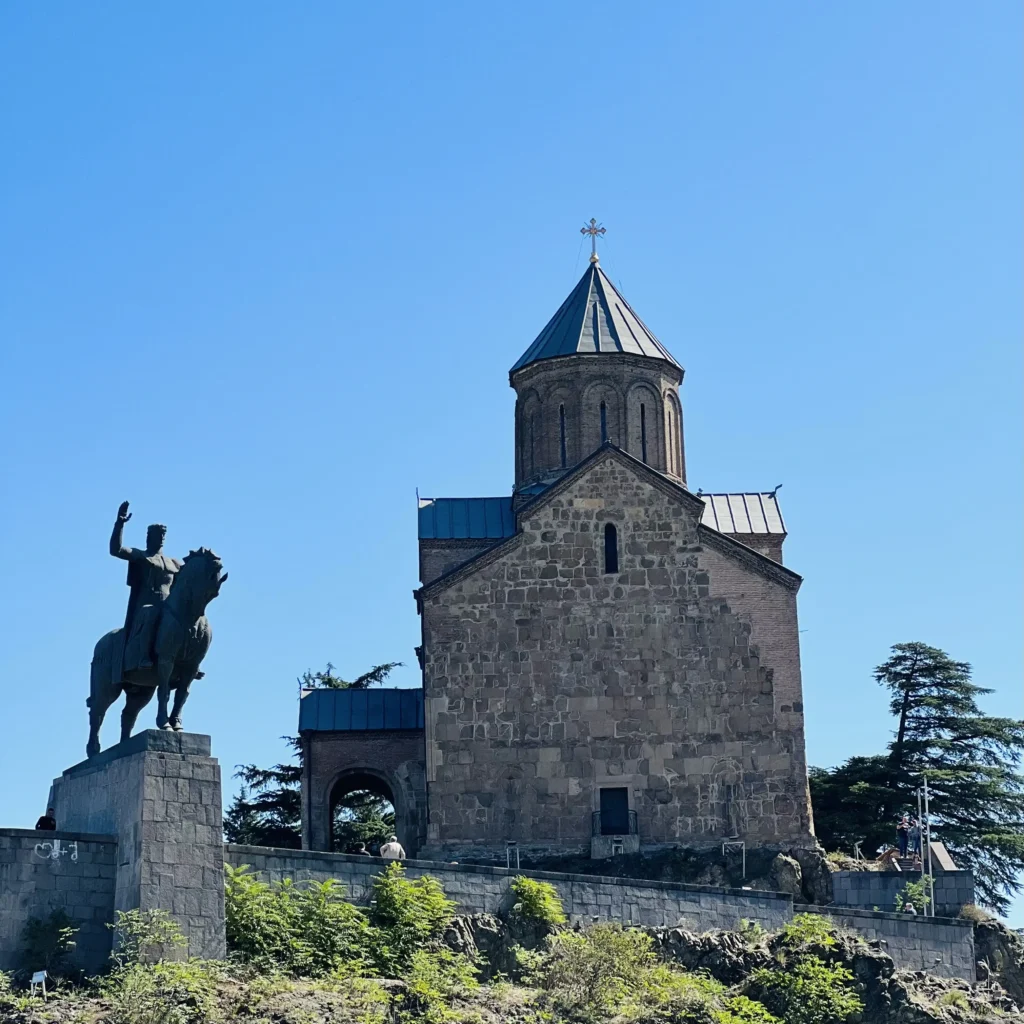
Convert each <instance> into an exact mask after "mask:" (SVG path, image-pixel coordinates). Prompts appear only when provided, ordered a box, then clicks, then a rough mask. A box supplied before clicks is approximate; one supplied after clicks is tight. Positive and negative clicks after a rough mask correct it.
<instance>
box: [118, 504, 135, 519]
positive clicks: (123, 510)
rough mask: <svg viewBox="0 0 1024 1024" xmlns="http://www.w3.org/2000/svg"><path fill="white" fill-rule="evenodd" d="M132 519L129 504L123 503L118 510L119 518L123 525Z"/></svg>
mask: <svg viewBox="0 0 1024 1024" xmlns="http://www.w3.org/2000/svg"><path fill="white" fill-rule="evenodd" d="M131 517H132V514H131V512H129V511H128V502H127V501H122V502H121V507H120V508H119V509H118V510H117V518H118V519H120V520H121V522H122V523H127V522H128V520H129V519H131Z"/></svg>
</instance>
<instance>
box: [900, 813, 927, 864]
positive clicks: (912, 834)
mask: <svg viewBox="0 0 1024 1024" xmlns="http://www.w3.org/2000/svg"><path fill="white" fill-rule="evenodd" d="M896 845H897V846H898V847H899V850H900V856H901V857H906V856H907V852H908V850H909V852H910V855H911V856H912V857H920V856H921V823H920V822H919V821H918V820H917V819H916V818H912V817H911V816H910V815H909V814H906V813H904V814H902V815H901V816H900V819H899V821H898V822H897V824H896Z"/></svg>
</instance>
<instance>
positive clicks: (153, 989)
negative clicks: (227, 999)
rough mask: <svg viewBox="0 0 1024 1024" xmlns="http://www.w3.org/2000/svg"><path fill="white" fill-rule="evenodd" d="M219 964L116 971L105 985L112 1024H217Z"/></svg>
mask: <svg viewBox="0 0 1024 1024" xmlns="http://www.w3.org/2000/svg"><path fill="white" fill-rule="evenodd" d="M218 977H219V973H218V971H217V965H216V964H215V963H213V964H211V963H208V962H204V961H202V960H159V961H157V962H156V963H132V964H128V965H126V966H124V967H120V968H118V969H116V970H115V971H114V972H113V973H112V974H111V975H110V977H109V978H107V979H105V981H104V982H103V992H104V994H105V995H106V997H107V999H108V1000H109V1001H110V1013H109V1015H108V1016H107V1018H106V1020H107V1021H108V1022H109V1024H216V1022H218V1021H220V1020H222V1019H223V1018H222V1015H221V1013H220V1009H219V1006H218V1004H217V998H216V982H217V980H218Z"/></svg>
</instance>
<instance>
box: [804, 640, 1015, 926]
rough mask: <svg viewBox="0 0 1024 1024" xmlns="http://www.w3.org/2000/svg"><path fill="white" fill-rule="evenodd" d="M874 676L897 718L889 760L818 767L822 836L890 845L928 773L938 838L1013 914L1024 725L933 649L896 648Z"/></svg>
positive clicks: (985, 892) (1000, 907)
mask: <svg viewBox="0 0 1024 1024" xmlns="http://www.w3.org/2000/svg"><path fill="white" fill-rule="evenodd" d="M875 679H876V680H877V681H878V682H879V683H880V684H881V685H883V686H884V687H886V689H888V690H889V693H890V697H891V699H890V704H889V708H890V710H891V712H892V714H893V716H894V717H895V719H896V728H895V732H894V736H893V740H892V742H891V743H890V744H889V752H888V755H882V756H878V757H856V758H851V759H850V760H848V761H847V762H846V763H845V764H843V765H841V766H839V767H838V768H835V769H833V770H831V771H824V770H822V769H813V770H812V772H811V795H812V803H813V805H814V813H815V823H816V827H817V829H818V832H819V838H820V839H821V840H822V841H823V842H824V843H825V844H826V846H831V847H832V848H838V847H846V848H849V846H851V845H852V842H853V841H856V839H860V840H862V841H863V842H864V844H865V851H866V852H867V851H873V850H874V849H875V848H876V847H877V846H881V845H884V844H887V843H891V842H892V839H893V837H894V827H895V818H896V816H897V815H898V814H900V813H901V812H903V811H915V810H916V807H917V798H916V791H917V789H918V787H920V786H921V784H922V781H923V780H924V779H925V778H926V777H927V779H928V788H929V791H930V793H931V817H932V830H933V836H934V838H935V839H936V840H941V841H942V842H943V843H944V844H945V845H946V847H947V848H948V849H949V851H950V852H951V853H952V854H953V856H954V858H955V859H956V860H957V861H958V862H959V863H960V864H961V865H963V866H964V867H968V868H970V869H971V870H972V871H973V872H974V876H975V883H976V886H977V891H978V896H979V900H980V902H983V903H985V904H986V905H987V906H990V907H992V908H993V909H995V910H997V911H999V912H1001V913H1005V911H1006V909H1007V907H1008V906H1009V900H1010V897H1012V896H1013V895H1014V894H1015V893H1017V892H1019V891H1020V889H1021V881H1020V875H1021V872H1022V871H1024V775H1022V774H1021V772H1020V771H1019V769H1020V765H1021V760H1022V756H1024V722H1021V721H1018V720H1016V719H1011V718H996V717H992V716H989V715H984V714H982V712H981V709H980V708H979V707H978V704H977V698H978V697H980V696H982V695H984V694H988V693H991V692H992V691H991V690H989V689H986V688H984V687H981V686H978V685H977V684H975V683H973V682H972V681H971V667H970V665H968V664H967V663H966V662H960V661H954V660H953V659H952V658H950V657H949V656H948V655H947V654H946V653H945V652H944V651H941V650H939V649H938V648H935V647H929V646H928V645H926V644H922V643H909V644H897V645H896V646H895V647H893V648H892V655H891V657H890V658H889V659H888V661H886V662H885V663H884V664H883V665H880V666H879V667H878V668H877V669H876V670H875ZM855 837H856V838H855Z"/></svg>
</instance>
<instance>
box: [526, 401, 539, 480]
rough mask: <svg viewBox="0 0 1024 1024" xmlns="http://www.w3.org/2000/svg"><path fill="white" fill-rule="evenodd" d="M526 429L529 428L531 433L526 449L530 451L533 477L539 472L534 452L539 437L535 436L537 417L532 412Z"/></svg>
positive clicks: (530, 471)
mask: <svg viewBox="0 0 1024 1024" xmlns="http://www.w3.org/2000/svg"><path fill="white" fill-rule="evenodd" d="M526 429H527V431H528V433H529V435H530V436H529V438H528V440H527V449H526V450H527V451H528V452H529V453H530V469H529V474H530V477H531V478H532V477H533V474H534V473H536V472H537V463H536V456H535V454H534V452H535V449H534V445H535V444H536V443H537V439H536V437H535V434H536V417H535V416H534V415H533V413H530V418H529V420H528V421H527V426H526Z"/></svg>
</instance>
